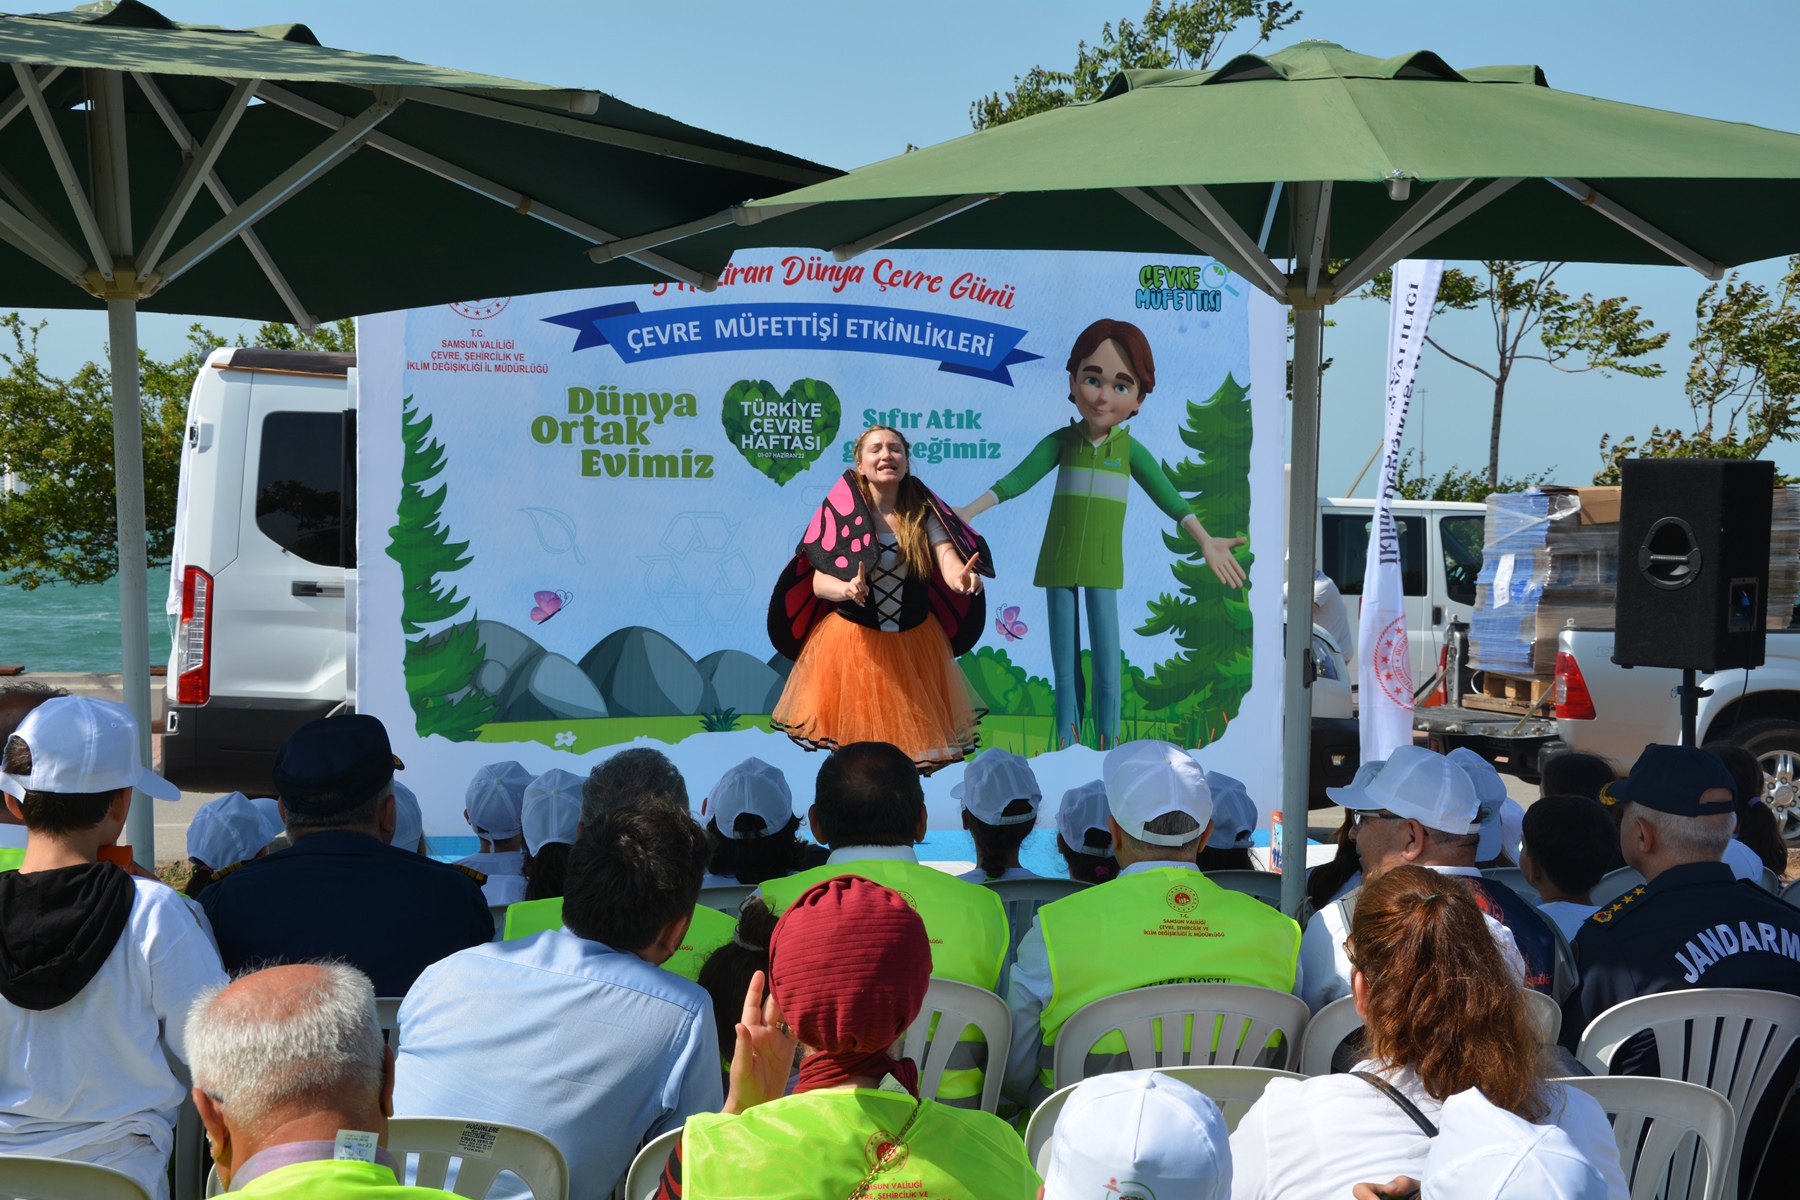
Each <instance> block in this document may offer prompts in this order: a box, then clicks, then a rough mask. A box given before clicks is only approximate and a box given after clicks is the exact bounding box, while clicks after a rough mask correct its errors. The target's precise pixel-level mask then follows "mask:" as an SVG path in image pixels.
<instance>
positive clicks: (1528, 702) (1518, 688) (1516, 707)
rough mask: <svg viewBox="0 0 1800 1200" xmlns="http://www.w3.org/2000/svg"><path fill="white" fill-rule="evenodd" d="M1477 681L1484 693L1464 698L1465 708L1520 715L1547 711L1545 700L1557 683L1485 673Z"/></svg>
mask: <svg viewBox="0 0 1800 1200" xmlns="http://www.w3.org/2000/svg"><path fill="white" fill-rule="evenodd" d="M1477 678H1478V680H1479V682H1480V684H1481V691H1480V693H1474V692H1466V693H1464V694H1463V707H1465V708H1483V709H1487V710H1489V711H1491V712H1509V713H1519V714H1521V715H1523V714H1525V713H1528V712H1530V711H1532V710H1533V709H1542V710H1545V711H1548V710H1549V708H1550V703H1549V701H1547V700H1546V699H1545V697H1546V696H1548V695H1549V693H1550V692H1551V691H1552V690H1554V689H1555V687H1556V680H1555V679H1553V678H1519V677H1516V676H1512V675H1500V674H1496V673H1495V672H1493V671H1483V672H1481V673H1480V675H1479V676H1477Z"/></svg>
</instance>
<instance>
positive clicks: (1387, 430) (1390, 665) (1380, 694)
mask: <svg viewBox="0 0 1800 1200" xmlns="http://www.w3.org/2000/svg"><path fill="white" fill-rule="evenodd" d="M1443 274H1444V264H1443V262H1442V261H1440V260H1437V259H1429V260H1427V259H1416V258H1409V259H1406V260H1404V261H1402V262H1399V263H1396V264H1394V298H1393V307H1392V309H1391V310H1390V312H1389V314H1388V354H1387V421H1386V425H1385V427H1384V431H1383V432H1384V439H1385V441H1384V449H1383V451H1382V456H1381V477H1380V480H1379V485H1378V486H1377V488H1376V491H1375V519H1374V521H1372V522H1371V523H1370V525H1369V551H1368V557H1367V558H1366V559H1365V566H1364V570H1363V593H1362V611H1361V614H1360V616H1359V618H1358V620H1357V623H1356V643H1357V645H1356V654H1357V676H1358V679H1359V680H1360V688H1359V692H1358V717H1359V719H1360V721H1361V728H1362V760H1363V761H1364V762H1374V761H1376V760H1378V759H1384V758H1386V757H1387V756H1388V755H1389V754H1392V753H1393V752H1394V749H1395V747H1397V746H1410V745H1411V744H1412V734H1413V678H1412V658H1411V656H1410V654H1409V653H1408V651H1407V644H1406V597H1405V594H1404V591H1403V589H1402V586H1401V578H1400V533H1399V530H1398V528H1396V526H1395V525H1394V511H1393V501H1394V491H1395V489H1396V488H1397V487H1398V486H1399V476H1400V439H1401V437H1402V436H1403V435H1404V434H1405V433H1406V410H1407V408H1408V407H1409V406H1410V405H1411V403H1412V390H1413V380H1414V379H1416V378H1417V377H1418V374H1419V351H1420V350H1422V349H1423V348H1424V346H1425V330H1426V328H1427V327H1428V326H1429V325H1430V323H1431V307H1432V305H1433V304H1435V303H1436V302H1437V291H1438V281H1439V280H1440V279H1441V278H1442V277H1443Z"/></svg>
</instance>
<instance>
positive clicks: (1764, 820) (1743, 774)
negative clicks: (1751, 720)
mask: <svg viewBox="0 0 1800 1200" xmlns="http://www.w3.org/2000/svg"><path fill="white" fill-rule="evenodd" d="M1707 749H1709V750H1711V751H1712V752H1713V753H1714V754H1717V755H1718V756H1719V759H1720V761H1722V762H1723V763H1724V764H1725V769H1726V770H1727V771H1730V772H1731V778H1732V780H1733V781H1735V782H1736V784H1737V819H1738V823H1737V832H1736V833H1735V834H1733V835H1732V836H1733V837H1735V838H1736V839H1737V840H1738V841H1740V842H1742V843H1743V844H1744V845H1746V846H1748V847H1749V848H1750V849H1751V850H1752V851H1753V852H1754V853H1755V854H1756V857H1757V858H1758V859H1759V860H1760V861H1761V863H1762V865H1763V866H1765V867H1767V868H1768V869H1769V870H1771V871H1773V872H1775V873H1776V874H1777V875H1786V874H1787V842H1786V840H1785V839H1784V838H1783V837H1782V836H1781V818H1779V817H1777V816H1776V815H1775V814H1774V813H1772V812H1770V811H1769V806H1768V804H1767V803H1765V802H1764V799H1763V791H1764V789H1765V788H1766V787H1767V786H1768V783H1767V779H1766V777H1765V776H1764V775H1763V769H1762V763H1760V762H1758V761H1757V758H1756V755H1754V754H1752V753H1750V751H1748V750H1746V749H1744V748H1743V747H1742V746H1708V747H1707ZM1738 877H1739V878H1740V879H1741V878H1743V877H1744V876H1743V875H1742V873H1741V872H1740V873H1739V876H1738ZM1756 878H1758V879H1760V878H1761V876H1760V875H1758V876H1757V877H1756Z"/></svg>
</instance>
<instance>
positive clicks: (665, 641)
mask: <svg viewBox="0 0 1800 1200" xmlns="http://www.w3.org/2000/svg"><path fill="white" fill-rule="evenodd" d="M581 670H582V671H583V672H584V673H586V675H587V677H588V678H589V679H590V680H592V681H593V683H594V686H595V687H597V688H599V689H600V695H601V696H602V697H604V698H605V701H606V711H607V712H608V713H609V714H611V715H612V716H615V717H691V716H697V715H698V714H700V713H703V712H711V711H712V710H713V709H715V708H717V707H719V705H718V701H717V698H716V697H715V696H714V695H713V690H712V685H711V684H710V683H709V682H708V681H707V678H706V676H705V675H703V674H702V673H701V671H700V667H699V666H698V664H696V663H695V662H694V660H693V659H692V658H690V657H689V656H688V653H687V651H685V650H683V649H682V648H681V647H680V646H678V645H676V644H675V643H674V642H673V641H671V640H670V639H669V638H667V637H665V636H664V635H663V634H661V633H658V632H657V631H656V630H654V629H647V628H645V627H644V626H642V625H628V626H626V627H625V628H624V629H619V630H615V631H614V632H612V633H609V634H607V635H606V637H604V638H602V639H601V641H600V643H599V644H598V645H596V646H595V647H594V648H593V649H592V650H589V651H588V652H587V653H586V654H584V655H582V657H581Z"/></svg>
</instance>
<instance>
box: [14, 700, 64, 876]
mask: <svg viewBox="0 0 1800 1200" xmlns="http://www.w3.org/2000/svg"><path fill="white" fill-rule="evenodd" d="M68 694H69V693H68V692H66V691H64V690H63V689H62V688H59V687H51V686H50V685H49V684H47V683H45V682H43V681H42V680H39V679H8V680H6V681H4V682H0V746H5V745H6V739H7V738H9V737H11V736H12V735H13V731H14V730H16V729H18V727H19V722H20V721H23V720H24V719H25V714H26V713H28V712H30V711H31V710H32V709H34V708H36V707H37V706H38V705H40V704H42V703H44V701H46V700H54V699H56V698H57V697H58V696H66V695H68ZM24 858H25V822H24V821H21V820H20V819H19V818H17V817H15V816H13V815H12V813H10V812H8V811H7V810H6V808H5V807H4V806H0V871H14V870H17V869H18V866H19V864H20V863H21V862H23V861H24Z"/></svg>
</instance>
